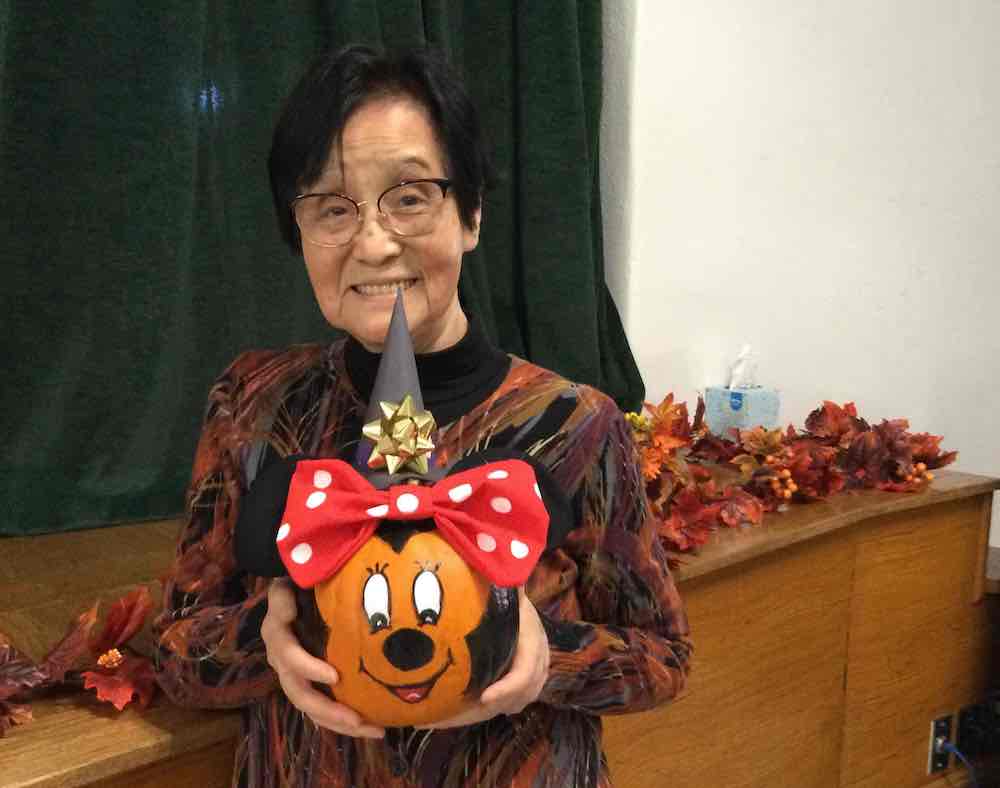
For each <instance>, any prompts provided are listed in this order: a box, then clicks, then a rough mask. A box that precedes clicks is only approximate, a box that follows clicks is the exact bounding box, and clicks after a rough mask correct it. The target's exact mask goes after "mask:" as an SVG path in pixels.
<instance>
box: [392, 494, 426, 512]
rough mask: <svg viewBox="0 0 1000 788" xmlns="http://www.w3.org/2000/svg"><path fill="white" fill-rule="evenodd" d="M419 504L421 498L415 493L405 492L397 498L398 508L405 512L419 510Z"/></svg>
mask: <svg viewBox="0 0 1000 788" xmlns="http://www.w3.org/2000/svg"><path fill="white" fill-rule="evenodd" d="M418 506H420V499H419V498H418V497H417V496H415V495H414V494H413V493H403V494H402V495H400V496H399V497H398V498H397V499H396V508H397V509H399V511H401V512H403V513H405V514H410V513H411V512H415V511H417V507H418Z"/></svg>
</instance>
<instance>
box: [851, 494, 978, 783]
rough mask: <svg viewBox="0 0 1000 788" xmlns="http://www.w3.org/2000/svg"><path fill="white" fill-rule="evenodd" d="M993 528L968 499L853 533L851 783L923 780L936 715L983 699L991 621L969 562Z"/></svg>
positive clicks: (892, 517)
mask: <svg viewBox="0 0 1000 788" xmlns="http://www.w3.org/2000/svg"><path fill="white" fill-rule="evenodd" d="M987 527H988V521H987V520H985V510H984V508H983V505H982V501H981V500H979V499H972V500H965V501H957V502H954V503H946V504H941V505H939V506H935V507H931V508H928V509H924V510H923V511H922V512H921V516H920V518H919V519H917V518H914V517H912V516H910V515H907V514H901V515H890V516H887V517H884V518H881V520H880V521H878V522H875V523H873V524H872V527H870V528H865V529H862V530H860V531H859V532H858V533H857V536H856V541H857V545H858V558H857V568H856V572H855V579H854V584H855V590H854V603H853V605H852V611H851V627H850V648H849V654H848V681H847V693H846V700H847V718H846V720H845V736H844V759H843V784H844V785H845V786H857V787H858V788H861V787H862V786H863V787H864V788H876V786H888V785H899V786H907V785H919V784H921V783H922V782H926V781H927V780H928V778H927V776H926V769H927V743H928V738H929V729H930V721H931V720H932V719H934V718H936V717H939V716H942V715H944V714H949V713H954V712H957V710H958V708H959V707H961V706H963V705H966V704H969V703H973V702H976V701H978V700H979V699H981V698H983V697H984V696H985V692H986V690H987V688H988V686H989V678H990V677H989V675H988V673H989V670H990V666H991V659H992V652H991V647H992V642H991V641H992V640H993V634H992V632H991V626H992V623H991V621H990V618H989V613H988V608H987V606H986V605H984V604H981V603H980V604H977V599H976V596H977V593H978V588H977V586H978V583H977V576H979V577H981V573H977V572H976V571H971V568H970V564H972V563H973V561H975V560H976V559H977V556H979V555H980V553H981V549H980V543H981V538H982V534H983V533H984V532H985V528H987ZM993 678H994V680H996V678H997V677H996V676H994V677H993Z"/></svg>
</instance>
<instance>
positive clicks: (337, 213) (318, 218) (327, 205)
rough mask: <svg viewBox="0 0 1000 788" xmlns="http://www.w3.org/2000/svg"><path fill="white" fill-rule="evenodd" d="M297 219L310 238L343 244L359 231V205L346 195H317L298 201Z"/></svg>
mask: <svg viewBox="0 0 1000 788" xmlns="http://www.w3.org/2000/svg"><path fill="white" fill-rule="evenodd" d="M295 220H296V221H297V222H298V223H299V230H301V231H302V236H303V237H304V238H305V239H306V240H309V241H312V242H313V243H314V244H319V245H320V246H340V245H342V244H346V243H347V242H348V241H350V240H351V238H353V237H354V234H355V233H356V232H357V231H358V208H357V206H356V205H355V204H354V203H353V202H351V201H350V200H348V199H347V198H346V197H338V196H337V195H333V194H314V195H311V196H309V197H303V198H302V199H300V200H298V201H297V202H296V203H295Z"/></svg>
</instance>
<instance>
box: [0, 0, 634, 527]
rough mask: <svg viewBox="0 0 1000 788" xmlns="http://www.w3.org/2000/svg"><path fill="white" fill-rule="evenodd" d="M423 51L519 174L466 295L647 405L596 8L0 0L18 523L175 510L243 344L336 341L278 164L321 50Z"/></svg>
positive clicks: (510, 337) (435, 1)
mask: <svg viewBox="0 0 1000 788" xmlns="http://www.w3.org/2000/svg"><path fill="white" fill-rule="evenodd" d="M351 41H360V42H368V43H384V44H386V45H424V44H429V45H432V46H435V47H437V48H439V49H441V50H443V51H444V52H445V53H446V54H447V56H448V57H449V58H450V59H451V60H452V61H453V62H454V63H455V64H456V65H457V66H458V67H459V68H460V69H461V70H462V71H463V73H464V74H465V75H466V78H467V80H468V83H469V86H470V89H471V92H472V94H473V96H474V98H475V99H476V101H477V104H478V105H479V106H480V108H481V110H482V112H483V115H484V121H485V127H486V128H487V129H488V130H489V133H490V135H491V142H492V144H493V147H494V149H495V153H496V161H497V165H498V168H499V170H500V172H501V175H502V182H501V184H500V186H499V187H498V188H497V189H496V190H495V191H494V192H493V193H491V194H490V195H488V197H487V201H486V203H485V206H484V227H483V233H482V238H481V243H480V248H479V250H477V252H475V253H474V254H473V255H470V256H469V257H467V260H466V265H465V266H464V270H463V277H462V283H461V294H462V299H463V302H464V303H465V305H466V307H467V308H468V309H469V310H470V311H471V312H474V313H476V314H477V315H479V316H480V317H481V319H482V320H483V322H484V323H485V325H486V327H487V330H488V331H489V332H490V333H491V334H492V335H493V337H494V338H495V339H496V340H497V341H498V342H499V343H500V344H501V346H502V347H504V348H505V349H507V350H509V351H511V352H513V353H517V354H518V355H521V356H524V357H526V358H529V359H531V360H533V361H536V362H537V363H540V364H542V365H544V366H547V367H550V368H553V369H555V370H558V371H559V372H561V373H563V374H565V375H567V376H569V377H571V378H573V379H576V380H579V381H582V382H586V383H590V384H593V385H596V386H598V387H599V388H601V389H603V390H605V391H607V392H608V393H610V394H611V395H612V396H614V397H615V398H616V399H617V400H618V402H619V403H620V404H621V405H622V406H625V407H634V406H635V405H636V404H637V403H638V402H639V401H640V400H641V397H642V391H643V390H642V381H641V379H640V377H639V373H638V370H637V369H636V366H635V363H634V361H633V358H632V355H631V352H630V351H629V348H628V344H627V341H626V339H625V336H624V333H623V331H622V327H621V323H620V320H619V318H618V313H617V311H616V309H615V307H614V304H613V303H612V301H611V299H610V297H609V295H608V291H607V289H606V287H605V285H604V272H603V259H602V242H601V230H600V227H601V224H600V216H601V213H600V198H599V189H598V183H599V173H598V129H599V121H600V105H601V100H600V89H601V88H600V74H601V8H600V3H599V2H585V1H581V2H553V3H548V2H546V3H534V2H521V3H518V2H479V1H477V0H467V1H466V2H455V0H423V2H421V0H396V2H387V1H386V0H382V2H377V1H376V0H356V1H352V2H347V1H345V0H341V1H339V2H336V1H334V2H317V0H312V2H305V1H304V0H300V1H299V2H294V1H292V2H290V1H289V0H280V1H279V0H274V1H273V2H263V1H262V0H257V1H256V2H249V1H248V0H200V1H199V0H160V2H157V3H136V2H134V0H95V2H91V3H86V4H79V3H68V2H65V1H63V2H58V1H57V0H0V157H2V158H0V174H2V177H0V215H2V217H3V218H2V221H3V222H4V224H5V226H4V241H3V249H4V258H3V259H4V265H3V268H4V271H3V281H4V287H3V288H2V292H0V310H2V312H0V314H2V315H3V320H4V321H5V326H9V328H8V330H6V331H5V332H4V333H5V334H6V337H5V341H4V345H5V346H6V347H7V348H8V351H6V352H5V353H4V356H5V361H4V365H3V366H4V372H5V373H6V374H5V376H4V381H3V386H2V389H0V390H2V395H0V396H2V401H0V424H2V436H3V454H2V456H0V501H3V502H4V507H3V516H2V519H0V533H7V534H21V533H41V532H46V531H60V530H69V529H74V528H85V527H93V526H98V525H106V524H111V523H114V522H120V521H125V520H139V519H147V518H159V517H164V516H170V515H173V514H177V513H178V512H179V511H180V510H181V508H182V507H183V491H184V489H185V486H186V484H187V480H188V476H189V473H190V458H191V456H192V453H193V449H194V443H195V440H196V438H197V434H198V428H199V423H200V419H201V410H202V407H203V402H204V397H205V393H206V391H207V389H208V386H209V385H210V383H211V381H212V379H213V378H214V376H215V375H216V374H217V373H218V372H219V371H220V370H221V369H222V368H223V367H224V366H225V364H226V363H227V362H228V361H229V360H230V359H232V357H233V356H235V355H236V354H237V353H238V352H239V351H241V350H243V349H246V348H250V347H278V346H283V345H286V344H289V343H293V342H315V341H327V340H328V339H329V338H330V336H331V329H330V328H329V327H328V326H327V325H326V324H325V323H324V321H323V320H322V317H321V316H320V314H319V311H318V309H317V308H316V306H315V302H314V301H313V297H312V293H311V290H310V288H309V284H308V280H307V279H306V277H305V273H304V269H303V266H302V263H301V260H300V259H298V258H295V257H293V256H291V255H290V254H289V253H288V251H287V250H286V249H285V248H284V247H282V246H281V244H280V242H279V240H278V237H277V230H276V226H275V222H274V219H273V215H272V208H271V204H270V194H269V189H268V183H267V174H266V166H265V162H266V157H267V151H268V146H269V143H270V134H271V130H272V124H273V122H274V119H275V117H276V114H277V111H278V107H279V105H280V102H281V100H282V98H283V97H284V95H285V94H286V92H287V91H288V89H289V88H290V86H291V85H292V84H293V83H294V81H295V80H296V79H297V77H298V76H299V75H300V74H301V72H302V70H303V69H304V66H305V64H306V63H307V61H308V60H309V59H310V58H311V57H312V56H313V55H315V54H316V53H317V52H319V51H320V50H322V49H323V48H325V47H337V46H340V45H342V44H344V43H348V42H351Z"/></svg>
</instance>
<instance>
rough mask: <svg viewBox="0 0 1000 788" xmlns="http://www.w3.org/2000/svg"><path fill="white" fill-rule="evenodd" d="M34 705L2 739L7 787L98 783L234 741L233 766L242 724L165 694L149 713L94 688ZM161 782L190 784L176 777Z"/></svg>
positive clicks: (1, 778) (1, 767) (2, 776)
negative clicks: (99, 695)
mask: <svg viewBox="0 0 1000 788" xmlns="http://www.w3.org/2000/svg"><path fill="white" fill-rule="evenodd" d="M32 709H33V711H34V714H35V720H34V721H33V722H31V723H29V724H28V725H25V726H24V727H23V728H15V729H13V730H12V731H11V732H9V733H8V734H7V736H6V737H5V738H4V739H3V740H0V785H2V786H3V788H28V786H31V788H57V786H58V788H74V787H75V786H82V785H93V784H94V783H97V782H98V781H100V780H108V779H112V778H118V777H121V776H123V775H125V774H127V773H128V772H132V771H134V770H136V769H141V768H143V767H148V766H150V765H151V764H156V763H161V762H165V761H168V760H171V759H174V758H177V757H181V756H184V757H187V756H188V755H190V754H191V753H194V752H197V751H200V750H206V748H210V747H215V745H220V747H221V749H220V748H215V749H214V750H213V751H214V752H215V755H216V757H220V758H221V757H223V756H224V754H225V750H226V747H229V750H228V752H229V760H228V764H229V765H228V770H229V771H230V773H231V771H232V751H233V750H232V743H233V742H234V741H235V737H236V733H237V730H238V721H237V719H236V717H235V716H234V715H233V714H225V713H212V712H203V711H188V710H185V709H179V708H177V707H175V706H171V705H169V704H167V703H164V702H162V696H161V702H160V703H158V704H154V705H153V706H152V707H150V708H149V709H147V710H146V711H144V712H137V711H135V710H134V709H131V708H126V709H125V710H124V711H123V712H117V711H115V709H114V708H112V707H111V706H110V705H108V704H104V703H99V702H98V701H97V700H96V698H94V697H93V696H92V694H91V693H86V694H82V693H80V694H77V693H74V694H72V695H67V696H63V697H58V698H50V699H48V700H47V701H45V702H39V703H33V704H32ZM219 768H223V767H221V766H220V767H219ZM168 774H169V772H168ZM111 784H112V785H113V784H114V783H111ZM150 784H156V783H150ZM159 784H160V785H164V786H168V785H169V786H173V787H176V786H181V785H185V783H182V782H176V781H173V780H172V779H171V780H168V781H164V782H161V783H159ZM187 784H188V785H198V786H201V785H202V783H201V782H197V781H196V782H193V783H187Z"/></svg>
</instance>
